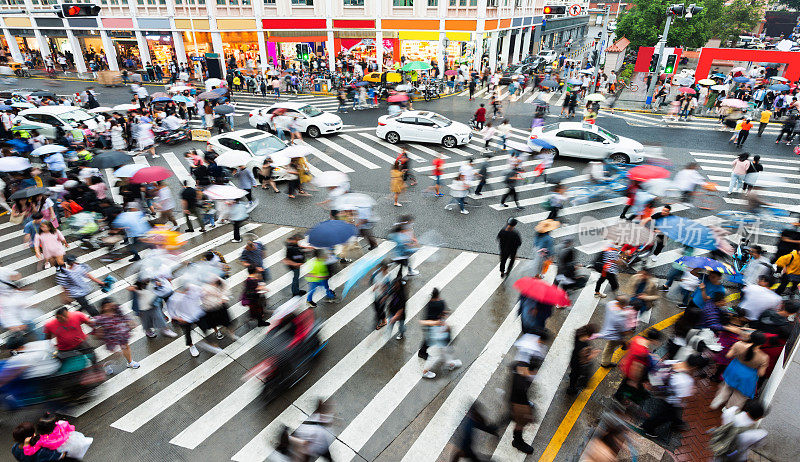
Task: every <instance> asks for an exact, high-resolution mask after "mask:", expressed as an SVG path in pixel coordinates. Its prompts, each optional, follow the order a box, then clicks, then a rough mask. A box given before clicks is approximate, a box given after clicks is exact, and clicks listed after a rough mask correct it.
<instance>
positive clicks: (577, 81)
mask: <svg viewBox="0 0 800 462" xmlns="http://www.w3.org/2000/svg"><path fill="white" fill-rule="evenodd" d="M567 83H568V84H570V85H575V86H581V85H583V80H581V79H569V80H567Z"/></svg>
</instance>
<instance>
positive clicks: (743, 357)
mask: <svg viewBox="0 0 800 462" xmlns="http://www.w3.org/2000/svg"><path fill="white" fill-rule="evenodd" d="M765 341H766V337H765V336H764V334H763V333H761V332H758V331H756V332H753V333H752V334H750V338H749V339H748V340H742V341H739V342H736V343H735V344H733V346H732V347H731V349H730V350H728V353H726V355H725V356H726V357H728V358H730V359H731V362H730V364H728V367H726V368H725V372H723V373H722V379H723V382H722V383H720V384H719V389H718V390H717V394H716V396H714V400H713V401H711V405H710V406H709V407H711V409H718V408H719V407H720V406H722V405H723V404H724V405H725V406H724V407H726V408H728V407H731V406H736V407H739V408H741V407H742V405H744V403H745V401H747V399H748V398H753V397H755V394H756V386H757V384H758V378H759V377H762V376H763V375H764V373H765V372H766V370H767V366H768V365H769V357H768V356H767V354H766V353H764V352H763V351H761V346H762V345H763V344H764V342H765Z"/></svg>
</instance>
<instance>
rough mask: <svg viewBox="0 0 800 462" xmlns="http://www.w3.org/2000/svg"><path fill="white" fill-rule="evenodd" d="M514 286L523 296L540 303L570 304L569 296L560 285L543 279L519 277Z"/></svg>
mask: <svg viewBox="0 0 800 462" xmlns="http://www.w3.org/2000/svg"><path fill="white" fill-rule="evenodd" d="M514 288H515V289H517V290H518V291H519V293H521V294H522V295H523V296H525V297H528V298H531V299H533V300H536V301H537V302H539V303H544V304H546V305H555V306H569V304H570V303H571V302H570V301H569V296H567V293H566V292H565V291H564V290H563V289H560V288H559V287H558V286H554V285H552V284H548V283H547V282H545V281H544V280H542V279H539V278H533V277H524V278H519V279H517V282H515V283H514Z"/></svg>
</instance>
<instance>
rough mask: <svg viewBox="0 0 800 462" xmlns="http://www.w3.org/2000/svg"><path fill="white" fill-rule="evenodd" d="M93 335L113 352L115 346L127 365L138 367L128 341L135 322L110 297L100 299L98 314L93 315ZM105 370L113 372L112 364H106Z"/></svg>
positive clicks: (133, 367) (132, 367)
mask: <svg viewBox="0 0 800 462" xmlns="http://www.w3.org/2000/svg"><path fill="white" fill-rule="evenodd" d="M94 323H95V335H96V336H97V337H99V338H100V339H101V340H102V341H103V344H104V345H105V346H106V349H107V350H108V351H109V352H111V353H114V352H115V351H116V349H117V348H119V349H120V351H121V352H122V356H123V357H124V358H125V361H127V364H128V367H129V368H131V369H138V368H139V363H137V362H136V361H134V360H133V357H132V356H131V347H130V345H128V342H129V341H130V338H131V330H132V329H133V328H134V327H136V324H135V323H134V322H133V320H131V319H130V318H129V317H127V316H125V315H124V314H122V310H120V308H119V305H118V304H117V302H115V301H114V300H113V299H111V298H104V299H103V300H101V301H100V314H99V315H98V316H95V317H94ZM106 371H107V372H108V373H109V374H111V373H113V372H114V369H113V367H112V366H110V365H107V366H106Z"/></svg>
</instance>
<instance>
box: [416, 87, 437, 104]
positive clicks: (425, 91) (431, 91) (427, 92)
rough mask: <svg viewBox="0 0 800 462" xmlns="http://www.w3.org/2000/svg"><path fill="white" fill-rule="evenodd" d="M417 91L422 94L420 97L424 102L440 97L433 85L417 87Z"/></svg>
mask: <svg viewBox="0 0 800 462" xmlns="http://www.w3.org/2000/svg"><path fill="white" fill-rule="evenodd" d="M419 91H420V93H422V97H423V98H424V99H425V101H430V100H432V99H434V98H440V97H441V95H440V94H439V86H438V85H436V84H435V83H429V84H423V85H420V86H419Z"/></svg>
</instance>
